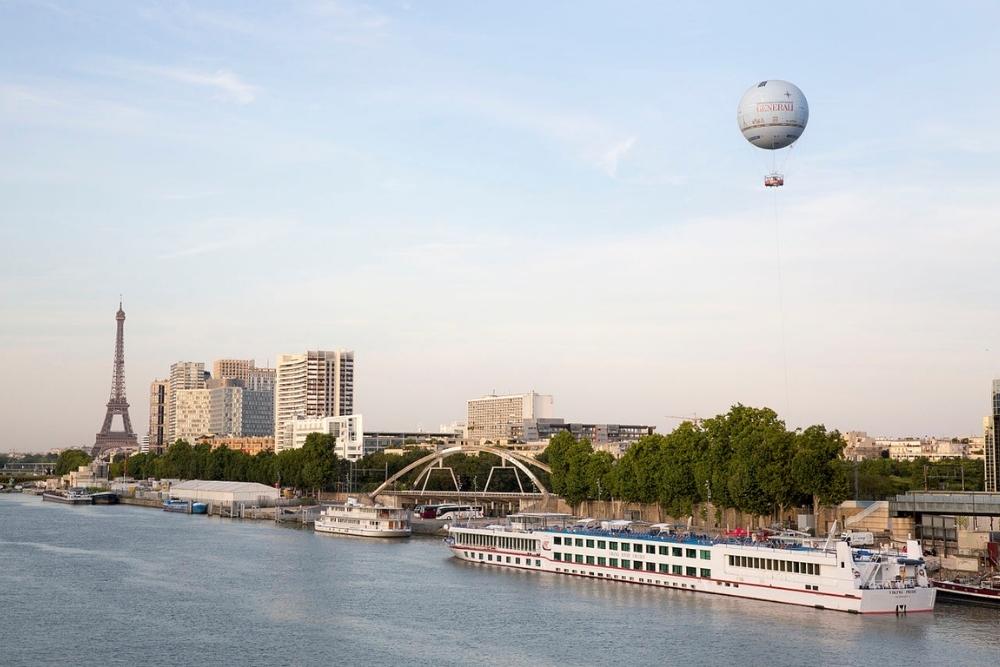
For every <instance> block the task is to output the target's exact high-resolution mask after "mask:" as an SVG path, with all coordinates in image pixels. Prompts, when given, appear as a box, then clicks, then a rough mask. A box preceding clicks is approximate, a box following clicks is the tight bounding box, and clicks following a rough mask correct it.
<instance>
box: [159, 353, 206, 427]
mask: <svg viewBox="0 0 1000 667" xmlns="http://www.w3.org/2000/svg"><path fill="white" fill-rule="evenodd" d="M206 379H207V377H206V373H205V364H204V363H202V362H200V361H178V362H177V363H175V364H170V387H169V394H168V396H167V429H166V430H167V439H166V444H167V445H168V446H169V445H171V444H173V443H174V441H176V440H177V439H178V438H179V437H180V436H179V435H178V431H177V392H179V391H182V390H185V389H204V388H205V381H206Z"/></svg>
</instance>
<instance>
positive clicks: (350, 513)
mask: <svg viewBox="0 0 1000 667" xmlns="http://www.w3.org/2000/svg"><path fill="white" fill-rule="evenodd" d="M313 526H314V528H315V529H316V532H318V533H333V534H336V535H355V536H358V537H409V536H410V532H411V530H412V529H411V527H410V511H409V510H406V509H401V508H396V507H383V506H382V505H374V506H366V505H362V504H360V503H359V502H358V501H357V500H355V499H354V498H348V499H347V502H346V503H343V504H336V505H328V506H327V507H325V508H324V509H323V511H322V512H320V514H319V516H318V517H317V518H316V523H315V524H313Z"/></svg>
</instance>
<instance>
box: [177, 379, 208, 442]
mask: <svg viewBox="0 0 1000 667" xmlns="http://www.w3.org/2000/svg"><path fill="white" fill-rule="evenodd" d="M211 391H212V390H211V389H178V390H177V391H175V392H173V393H172V397H173V399H174V439H175V440H186V441H187V442H188V443H189V444H191V445H193V444H194V443H195V440H197V439H198V438H200V437H202V436H204V435H211V434H212V410H211Z"/></svg>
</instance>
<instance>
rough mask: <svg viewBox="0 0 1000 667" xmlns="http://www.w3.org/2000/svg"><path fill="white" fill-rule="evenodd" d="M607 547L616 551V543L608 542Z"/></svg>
mask: <svg viewBox="0 0 1000 667" xmlns="http://www.w3.org/2000/svg"><path fill="white" fill-rule="evenodd" d="M608 548H609V549H611V550H612V551H618V543H617V542H608Z"/></svg>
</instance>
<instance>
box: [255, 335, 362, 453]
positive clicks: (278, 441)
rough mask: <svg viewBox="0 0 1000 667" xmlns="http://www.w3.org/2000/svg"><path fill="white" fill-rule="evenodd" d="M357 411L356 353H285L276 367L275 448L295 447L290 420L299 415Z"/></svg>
mask: <svg viewBox="0 0 1000 667" xmlns="http://www.w3.org/2000/svg"><path fill="white" fill-rule="evenodd" d="M351 414H354V352H353V351H350V350H336V351H324V350H316V351H309V352H306V353H304V354H282V355H280V356H279V357H278V362H277V364H276V367H275V386H274V433H275V448H276V449H277V450H278V451H281V449H289V448H292V447H293V446H294V445H293V440H292V429H291V426H290V423H291V421H292V420H293V419H295V418H296V417H340V416H344V415H351Z"/></svg>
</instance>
